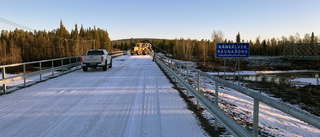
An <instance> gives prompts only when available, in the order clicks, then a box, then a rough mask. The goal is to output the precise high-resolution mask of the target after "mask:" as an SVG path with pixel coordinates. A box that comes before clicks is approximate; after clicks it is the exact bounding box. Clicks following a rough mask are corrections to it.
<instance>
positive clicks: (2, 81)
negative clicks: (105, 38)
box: [0, 51, 124, 94]
mask: <svg viewBox="0 0 320 137" xmlns="http://www.w3.org/2000/svg"><path fill="white" fill-rule="evenodd" d="M109 54H110V55H111V57H112V58H114V57H118V56H122V55H124V52H123V51H116V52H109ZM80 57H81V56H74V57H66V58H56V59H49V60H40V61H32V62H25V63H16V64H10V65H2V66H0V69H2V79H0V85H1V84H2V93H3V94H6V90H7V86H6V84H7V83H11V82H14V81H17V80H22V79H23V80H24V87H26V79H27V78H29V77H33V76H36V75H40V81H42V74H44V73H49V72H52V74H51V75H52V77H54V71H57V70H62V73H64V72H63V71H64V70H66V69H67V68H69V69H70V70H71V68H72V67H77V68H78V66H79V65H80V59H79V58H80ZM59 60H60V61H61V63H60V66H56V67H54V66H55V64H54V62H55V61H59ZM65 60H68V64H65V65H64V64H63V63H64V61H65ZM72 60H73V63H72ZM48 62H51V68H48V69H43V68H42V64H43V63H48ZM31 64H39V71H34V72H30V73H26V65H31ZM17 66H23V74H20V75H17V76H14V77H9V78H6V68H9V67H17Z"/></svg>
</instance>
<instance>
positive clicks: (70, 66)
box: [69, 58, 71, 71]
mask: <svg viewBox="0 0 320 137" xmlns="http://www.w3.org/2000/svg"><path fill="white" fill-rule="evenodd" d="M70 64H71V58H69V65H70ZM69 71H71V66H70V67H69Z"/></svg>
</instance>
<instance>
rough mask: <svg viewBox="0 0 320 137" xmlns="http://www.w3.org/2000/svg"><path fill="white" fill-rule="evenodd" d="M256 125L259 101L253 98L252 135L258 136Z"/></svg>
mask: <svg viewBox="0 0 320 137" xmlns="http://www.w3.org/2000/svg"><path fill="white" fill-rule="evenodd" d="M258 123H259V100H257V99H255V98H254V101H253V131H252V135H253V136H255V137H257V136H258V126H259V125H258Z"/></svg>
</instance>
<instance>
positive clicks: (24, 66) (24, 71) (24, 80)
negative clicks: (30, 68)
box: [23, 64, 26, 87]
mask: <svg viewBox="0 0 320 137" xmlns="http://www.w3.org/2000/svg"><path fill="white" fill-rule="evenodd" d="M25 75H26V64H23V77H24V78H23V85H24V87H26V77H25Z"/></svg>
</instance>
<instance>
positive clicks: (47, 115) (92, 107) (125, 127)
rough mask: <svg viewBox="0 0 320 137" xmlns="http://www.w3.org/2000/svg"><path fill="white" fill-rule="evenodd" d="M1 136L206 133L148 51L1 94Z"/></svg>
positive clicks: (113, 136)
mask: <svg viewBox="0 0 320 137" xmlns="http://www.w3.org/2000/svg"><path fill="white" fill-rule="evenodd" d="M0 136H1V137H11V136H29V137H36V136H55V137H56V136H68V137H70V136H77V137H79V136H99V137H119V136H120V137H121V136H132V137H141V136H152V137H157V136H164V137H166V136H173V137H177V136H183V137H186V136H190V137H195V136H197V137H198V136H205V133H204V131H203V130H202V129H201V127H200V126H199V124H198V123H197V121H196V120H195V116H194V115H193V114H191V112H190V111H189V110H188V109H186V104H185V103H184V102H183V101H182V99H181V98H180V96H179V95H178V93H177V91H176V90H174V89H173V88H172V84H170V83H169V80H168V79H167V78H166V77H165V76H164V75H163V73H162V72H161V70H160V69H159V67H158V66H157V65H156V64H155V63H154V62H152V58H151V57H150V56H130V55H128V56H122V57H118V58H115V59H114V60H113V68H111V69H109V68H108V70H107V71H102V69H100V68H99V69H89V70H88V72H83V71H82V70H79V71H75V72H72V73H69V74H66V75H63V76H60V77H57V78H54V79H50V80H48V81H46V82H42V83H38V84H36V85H33V86H31V87H27V88H24V89H20V90H18V91H15V92H14V93H11V94H8V95H3V96H0Z"/></svg>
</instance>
